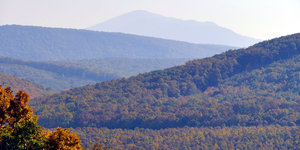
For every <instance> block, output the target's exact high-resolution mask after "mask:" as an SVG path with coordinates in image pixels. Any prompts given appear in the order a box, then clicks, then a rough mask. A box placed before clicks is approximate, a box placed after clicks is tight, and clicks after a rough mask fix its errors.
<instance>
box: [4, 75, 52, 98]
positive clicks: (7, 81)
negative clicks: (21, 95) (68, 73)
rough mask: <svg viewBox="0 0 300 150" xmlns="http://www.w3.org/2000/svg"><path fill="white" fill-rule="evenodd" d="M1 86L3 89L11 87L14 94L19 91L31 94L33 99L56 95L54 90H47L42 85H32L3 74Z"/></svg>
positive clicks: (26, 81)
mask: <svg viewBox="0 0 300 150" xmlns="http://www.w3.org/2000/svg"><path fill="white" fill-rule="evenodd" d="M0 86H2V88H4V87H10V88H11V89H12V91H14V93H16V92H17V91H18V90H21V91H23V92H27V93H29V94H30V97H31V98H36V97H41V96H43V95H50V94H53V93H54V91H53V90H51V89H47V88H46V87H44V86H42V85H39V84H36V83H31V82H29V81H28V80H23V79H20V78H17V77H15V76H10V75H5V74H1V73H0Z"/></svg>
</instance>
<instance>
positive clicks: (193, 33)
mask: <svg viewBox="0 0 300 150" xmlns="http://www.w3.org/2000/svg"><path fill="white" fill-rule="evenodd" d="M87 29H88V30H95V31H106V32H122V33H129V34H136V35H142V36H150V37H157V38H163V39H171V40H177V41H185V42H190V43H197V44H219V45H230V46H236V47H248V46H250V45H253V44H255V43H257V42H259V41H261V40H258V39H253V38H250V37H246V36H242V35H239V34H237V33H235V32H233V31H231V30H229V29H226V28H223V27H220V26H218V25H217V24H216V23H214V22H210V21H206V22H198V21H195V20H181V19H176V18H172V17H165V16H162V15H159V14H155V13H151V12H148V11H145V10H135V11H132V12H128V13H125V14H123V15H120V16H117V17H115V18H112V19H110V20H107V21H105V22H102V23H99V24H96V25H94V26H91V27H88V28H87Z"/></svg>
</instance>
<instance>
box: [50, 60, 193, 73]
mask: <svg viewBox="0 0 300 150" xmlns="http://www.w3.org/2000/svg"><path fill="white" fill-rule="evenodd" d="M189 60H191V59H190V58H168V59H161V58H153V59H149V58H147V59H146V58H120V57H114V58H96V59H85V60H68V61H53V62H52V63H56V64H61V65H66V66H75V67H80V68H82V67H86V68H89V69H90V70H93V71H94V72H97V71H98V70H99V69H103V70H111V71H114V72H116V73H117V74H121V75H122V76H123V77H130V76H133V75H138V74H140V73H145V72H150V71H153V70H162V69H166V68H170V67H173V66H178V65H183V64H184V63H185V62H187V61H189Z"/></svg>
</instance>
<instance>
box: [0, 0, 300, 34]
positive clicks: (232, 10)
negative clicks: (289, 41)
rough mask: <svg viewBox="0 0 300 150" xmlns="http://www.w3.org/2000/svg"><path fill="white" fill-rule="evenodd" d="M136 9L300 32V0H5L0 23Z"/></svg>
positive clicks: (79, 18)
mask: <svg viewBox="0 0 300 150" xmlns="http://www.w3.org/2000/svg"><path fill="white" fill-rule="evenodd" d="M134 10H146V11H149V12H152V13H156V14H160V15H163V16H165V17H173V18H178V19H182V20H196V21H199V22H205V21H211V22H214V23H216V24H218V25H219V26H222V27H225V28H228V29H230V30H233V31H234V32H236V33H239V34H241V35H245V36H249V37H253V38H257V39H262V40H268V39H272V38H275V37H280V36H284V35H289V34H293V33H299V32H300V0H0V26H2V25H11V24H17V25H33V26H43V27H59V28H75V29H85V28H87V27H90V26H93V25H95V24H98V23H101V22H104V21H106V20H109V19H111V18H114V17H117V16H119V15H122V14H124V13H128V12H131V11H134Z"/></svg>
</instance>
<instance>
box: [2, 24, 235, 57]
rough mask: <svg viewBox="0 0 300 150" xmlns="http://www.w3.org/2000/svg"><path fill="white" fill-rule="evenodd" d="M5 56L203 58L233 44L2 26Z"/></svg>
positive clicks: (74, 30)
mask: <svg viewBox="0 0 300 150" xmlns="http://www.w3.org/2000/svg"><path fill="white" fill-rule="evenodd" d="M0 41H1V42H0V53H1V55H2V56H7V57H13V58H21V59H26V60H39V61H49V60H52V61H54V60H74V59H76V60H79V59H92V58H107V57H127V58H203V57H208V56H212V55H213V54H217V53H221V52H223V51H226V50H228V49H231V48H233V47H229V46H222V45H200V44H191V43H186V42H178V41H171V40H164V39H158V38H150V37H142V36H136V35H129V34H122V33H105V32H95V31H88V30H76V29H61V28H46V27H34V26H19V25H5V26H0Z"/></svg>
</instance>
